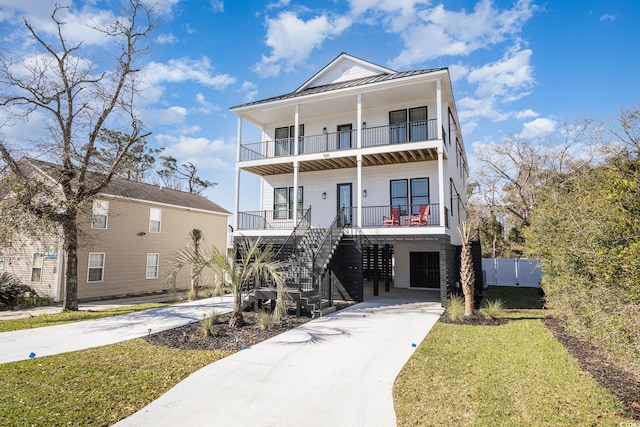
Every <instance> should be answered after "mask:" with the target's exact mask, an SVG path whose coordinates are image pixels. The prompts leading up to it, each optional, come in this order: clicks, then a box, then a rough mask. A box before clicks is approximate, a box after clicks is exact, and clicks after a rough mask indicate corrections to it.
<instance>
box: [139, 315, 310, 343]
mask: <svg viewBox="0 0 640 427" xmlns="http://www.w3.org/2000/svg"><path fill="white" fill-rule="evenodd" d="M242 315H243V317H244V322H245V324H244V326H242V327H241V328H230V327H229V325H228V323H227V322H228V321H229V315H224V316H221V318H220V322H219V323H218V324H217V325H216V326H215V328H214V330H215V332H214V334H213V335H211V336H207V337H205V336H204V334H203V332H202V328H201V322H194V323H191V324H189V325H185V326H180V327H178V328H174V329H169V330H167V331H163V332H158V333H155V334H151V335H149V336H148V337H146V338H145V341H147V342H148V343H150V344H153V345H158V346H162V347H169V348H179V349H181V350H229V351H238V350H242V349H243V348H249V347H251V346H252V345H255V344H257V343H259V342H261V341H264V340H266V339H269V338H271V337H274V336H276V335H279V334H281V333H283V332H285V331H288V330H289V329H292V328H295V327H296V326H299V325H302V324H304V323H306V322H308V321H309V320H311V318H310V317H309V316H301V317H296V316H295V314H287V316H285V317H283V318H282V320H281V321H280V322H277V323H275V324H274V325H273V326H272V327H270V328H268V329H261V328H260V326H259V324H258V315H257V313H255V312H253V311H248V312H244V313H242Z"/></svg>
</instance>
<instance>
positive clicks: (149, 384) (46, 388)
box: [0, 339, 230, 426]
mask: <svg viewBox="0 0 640 427" xmlns="http://www.w3.org/2000/svg"><path fill="white" fill-rule="evenodd" d="M229 354H230V353H229V352H223V351H183V350H175V349H167V348H162V347H156V346H152V345H150V344H147V343H146V342H145V341H143V340H142V339H135V340H131V341H126V342H123V343H119V344H114V345H109V346H104V347H98V348H93V349H89V350H83V351H77V352H72V353H65V354H61V355H57V356H49V357H44V358H36V359H33V360H26V361H22V362H14V363H6V364H1V365H0V414H2V415H0V424H1V425H5V426H54V425H55V426H61V425H68V426H106V425H111V424H113V423H115V422H116V421H118V420H120V419H122V418H125V417H127V416H128V415H131V414H133V413H134V412H136V411H137V410H139V409H141V408H142V407H144V406H145V405H146V404H148V403H150V402H151V401H153V400H155V399H157V398H158V397H159V396H160V395H162V394H163V393H164V392H166V391H167V390H169V389H170V388H171V387H173V386H174V385H175V384H176V383H178V382H179V381H181V380H182V379H184V378H186V377H187V376H188V375H189V374H191V373H192V372H194V371H196V370H198V369H200V368H201V367H204V366H206V365H208V364H209V363H212V362H214V361H216V360H219V359H221V358H223V357H226V356H227V355H229Z"/></svg>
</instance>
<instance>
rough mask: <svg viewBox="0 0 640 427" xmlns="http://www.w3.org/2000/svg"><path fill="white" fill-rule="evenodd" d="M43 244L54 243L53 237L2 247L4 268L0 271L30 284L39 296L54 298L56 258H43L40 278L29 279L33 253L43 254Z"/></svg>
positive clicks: (56, 278)
mask: <svg viewBox="0 0 640 427" xmlns="http://www.w3.org/2000/svg"><path fill="white" fill-rule="evenodd" d="M45 245H55V246H57V243H56V241H55V238H51V239H44V240H43V241H42V242H40V241H30V240H29V241H23V242H21V243H19V244H16V245H15V247H13V248H4V249H2V250H0V251H1V252H4V254H5V262H4V269H3V270H0V273H3V272H7V273H10V274H12V275H14V276H15V277H17V278H18V279H20V281H21V282H22V283H24V284H25V285H29V286H31V287H32V288H33V289H34V290H35V291H36V292H37V293H38V295H39V296H41V297H45V298H54V297H55V291H56V286H57V283H58V282H57V280H58V276H57V272H58V258H57V255H56V257H55V258H53V257H51V258H46V257H45V258H44V259H43V261H42V280H41V281H39V282H32V281H31V268H32V265H33V254H34V253H42V254H44V249H45Z"/></svg>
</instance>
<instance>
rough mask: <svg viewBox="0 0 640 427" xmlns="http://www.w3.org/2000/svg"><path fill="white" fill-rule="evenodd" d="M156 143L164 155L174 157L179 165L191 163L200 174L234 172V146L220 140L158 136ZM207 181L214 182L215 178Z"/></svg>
mask: <svg viewBox="0 0 640 427" xmlns="http://www.w3.org/2000/svg"><path fill="white" fill-rule="evenodd" d="M156 141H157V142H158V144H159V146H161V147H165V150H164V151H163V154H164V155H167V156H172V157H175V158H176V159H177V160H178V163H180V164H182V163H185V162H191V163H193V164H194V165H196V167H197V168H198V169H199V170H200V171H201V172H205V171H206V170H209V171H215V172H216V173H217V174H221V172H222V171H231V170H234V162H235V144H232V143H225V142H224V141H223V140H222V139H208V138H202V137H189V136H185V135H181V136H172V135H166V134H160V135H157V136H156ZM207 179H209V180H211V181H216V178H215V177H213V178H207ZM217 179H220V178H219V177H218V178H217Z"/></svg>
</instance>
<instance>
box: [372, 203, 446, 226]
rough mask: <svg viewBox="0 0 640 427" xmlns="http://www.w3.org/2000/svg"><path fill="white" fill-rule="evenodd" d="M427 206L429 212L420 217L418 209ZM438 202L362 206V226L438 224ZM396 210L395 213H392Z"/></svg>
mask: <svg viewBox="0 0 640 427" xmlns="http://www.w3.org/2000/svg"><path fill="white" fill-rule="evenodd" d="M423 206H429V214H428V216H426V218H424V217H421V215H420V210H421V209H424V208H423ZM439 206H440V205H439V204H438V203H430V204H428V205H424V204H414V205H393V206H390V205H386V206H363V207H362V227H363V228H367V227H408V226H411V227H425V226H439V225H440V209H439ZM394 211H397V215H395V214H394Z"/></svg>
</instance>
